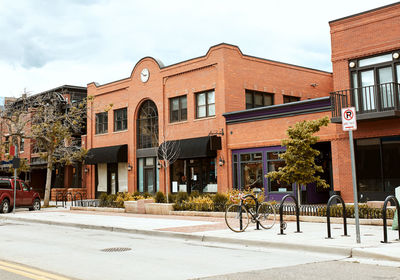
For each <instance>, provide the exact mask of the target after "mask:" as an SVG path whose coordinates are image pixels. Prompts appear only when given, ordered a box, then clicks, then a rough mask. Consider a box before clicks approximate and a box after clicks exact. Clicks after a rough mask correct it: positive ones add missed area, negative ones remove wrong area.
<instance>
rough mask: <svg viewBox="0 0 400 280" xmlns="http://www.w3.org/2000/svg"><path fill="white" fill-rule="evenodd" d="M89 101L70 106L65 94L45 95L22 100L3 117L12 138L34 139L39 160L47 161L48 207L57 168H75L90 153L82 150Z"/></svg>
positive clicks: (12, 106) (46, 201) (45, 202)
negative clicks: (72, 166)
mask: <svg viewBox="0 0 400 280" xmlns="http://www.w3.org/2000/svg"><path fill="white" fill-rule="evenodd" d="M88 100H91V98H88ZM88 100H82V101H81V102H79V103H73V104H69V103H68V102H67V101H66V99H64V97H63V95H62V93H59V92H45V93H42V94H38V95H34V96H29V97H27V96H23V97H21V98H19V99H18V100H16V101H15V102H14V103H13V104H12V105H10V106H8V107H7V108H5V110H4V112H3V114H2V117H3V120H4V121H5V122H6V124H7V126H8V127H14V130H13V131H14V132H13V135H17V136H19V137H20V138H29V139H31V141H32V142H33V144H34V146H35V148H36V149H37V151H38V153H39V155H40V157H41V158H43V159H45V160H46V161H47V167H46V168H47V175H46V187H45V196H44V206H45V207H46V206H48V205H49V200H50V188H51V177H52V170H53V166H54V164H56V163H61V164H66V165H70V164H73V163H75V162H77V161H80V160H81V159H82V158H83V157H84V155H85V154H86V152H87V151H86V150H85V149H83V148H81V146H80V135H81V132H82V128H83V127H84V125H85V123H86V110H87V101H88ZM21 116H23V117H21ZM17 124H19V125H18V126H17Z"/></svg>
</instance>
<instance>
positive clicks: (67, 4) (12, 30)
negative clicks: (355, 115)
mask: <svg viewBox="0 0 400 280" xmlns="http://www.w3.org/2000/svg"><path fill="white" fill-rule="evenodd" d="M391 3H394V1H393V0H392V1H385V0H334V1H326V0H302V1H299V0H279V1H277V0H241V1H237V0H197V1H195V0H168V1H166V0H164V1H162V0H154V1H152V0H141V1H140V0H0V34H1V36H0V82H1V93H0V96H15V97H18V96H20V95H21V94H22V93H23V92H24V91H25V92H28V93H31V94H34V93H39V92H41V91H45V90H49V89H52V88H55V87H58V86H61V85H65V84H67V85H76V86H86V85H87V84H88V83H90V82H98V83H100V84H104V83H108V82H112V81H115V80H119V79H123V78H126V77H129V75H130V74H131V71H132V69H133V67H134V66H135V64H136V63H137V62H138V61H139V60H140V59H141V58H143V57H146V56H151V57H154V58H157V59H159V60H161V61H162V62H163V63H164V65H166V66H167V65H171V64H175V63H178V62H180V61H184V60H187V59H191V58H195V57H198V56H203V55H205V54H206V53H207V51H208V49H209V48H210V47H211V46H213V45H217V44H219V43H222V42H224V43H229V44H233V45H237V46H238V47H239V48H240V49H241V51H242V52H243V53H244V54H247V55H251V56H257V57H262V58H266V59H271V60H277V61H282V62H286V63H291V64H296V65H300V66H305V67H310V68H315V69H320V70H325V71H331V70H332V65H331V61H330V54H331V48H330V33H329V24H328V22H329V21H331V20H335V19H338V18H341V17H345V16H349V15H352V14H356V13H359V12H363V11H366V10H370V9H374V8H377V7H381V6H384V5H388V4H391Z"/></svg>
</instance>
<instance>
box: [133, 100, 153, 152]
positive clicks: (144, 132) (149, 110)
mask: <svg viewBox="0 0 400 280" xmlns="http://www.w3.org/2000/svg"><path fill="white" fill-rule="evenodd" d="M157 146H158V112H157V107H156V104H154V102H153V101H151V100H146V101H145V102H143V104H142V105H141V106H140V109H139V114H138V118H137V148H138V149H145V148H153V147H157Z"/></svg>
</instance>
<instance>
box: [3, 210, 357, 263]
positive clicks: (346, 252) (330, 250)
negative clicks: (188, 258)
mask: <svg viewBox="0 0 400 280" xmlns="http://www.w3.org/2000/svg"><path fill="white" fill-rule="evenodd" d="M0 220H4V221H7V220H9V221H22V222H29V223H38V224H47V225H55V226H64V227H74V228H80V229H92V230H105V231H113V232H121V233H132V234H141V235H146V236H155V237H166V238H173V239H180V240H182V239H183V240H186V241H189V240H190V241H197V242H201V243H219V244H226V245H235V246H237V245H241V246H245V247H257V248H265V249H271V248H274V249H281V250H282V249H283V250H301V251H306V252H314V253H321V254H328V255H336V256H340V257H351V256H352V250H353V249H352V248H345V247H331V246H319V245H305V244H296V243H285V242H270V241H257V240H244V239H238V238H231V237H216V236H207V235H195V234H187V233H178V232H166V231H155V230H142V229H127V228H120V227H111V226H99V225H86V224H79V223H68V222H57V221H43V220H36V219H28V218H20V217H0Z"/></svg>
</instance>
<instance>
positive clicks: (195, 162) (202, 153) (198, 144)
mask: <svg viewBox="0 0 400 280" xmlns="http://www.w3.org/2000/svg"><path fill="white" fill-rule="evenodd" d="M178 142H179V145H178V146H179V155H178V158H177V160H176V161H175V162H174V163H173V165H172V166H171V168H170V172H171V174H170V177H171V188H172V190H171V191H172V192H173V193H175V192H178V191H181V192H188V193H191V192H192V191H198V192H199V193H215V192H217V190H218V184H217V150H220V149H221V138H220V137H216V136H206V137H199V138H191V139H183V140H179V141H178Z"/></svg>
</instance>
